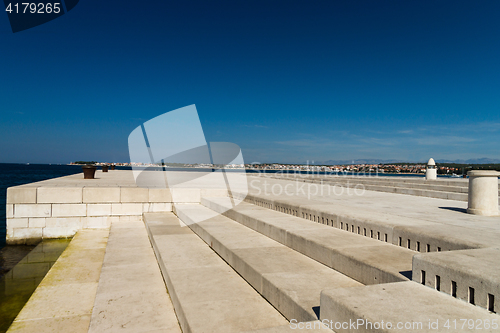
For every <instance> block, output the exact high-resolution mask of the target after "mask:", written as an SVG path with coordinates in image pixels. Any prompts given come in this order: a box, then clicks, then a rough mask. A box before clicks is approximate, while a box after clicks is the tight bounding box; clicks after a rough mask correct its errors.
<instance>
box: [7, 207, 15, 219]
mask: <svg viewBox="0 0 500 333" xmlns="http://www.w3.org/2000/svg"><path fill="white" fill-rule="evenodd" d="M5 208H6V212H5V216H6V217H7V218H8V219H12V218H14V204H7V205H6V206H5Z"/></svg>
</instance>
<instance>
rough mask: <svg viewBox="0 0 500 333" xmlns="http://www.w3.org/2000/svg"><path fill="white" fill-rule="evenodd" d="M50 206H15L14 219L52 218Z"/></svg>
mask: <svg viewBox="0 0 500 333" xmlns="http://www.w3.org/2000/svg"><path fill="white" fill-rule="evenodd" d="M50 216H51V205H50V204H15V206H14V217H16V218H19V217H50Z"/></svg>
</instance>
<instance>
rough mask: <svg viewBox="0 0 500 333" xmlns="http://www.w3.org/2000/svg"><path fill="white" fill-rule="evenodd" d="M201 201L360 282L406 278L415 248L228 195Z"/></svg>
mask: <svg viewBox="0 0 500 333" xmlns="http://www.w3.org/2000/svg"><path fill="white" fill-rule="evenodd" d="M202 204H203V205H205V206H206V207H209V208H211V209H213V210H215V211H217V212H219V213H222V214H223V215H225V216H227V217H229V218H231V219H233V220H235V221H237V222H239V223H241V224H243V225H245V226H247V227H249V228H252V229H253V230H256V231H258V232H260V233H262V234H264V235H266V236H267V237H270V238H272V239H274V240H276V241H277V242H279V243H281V244H283V245H286V246H288V247H290V248H292V249H294V250H296V251H298V252H300V253H303V254H305V255H306V256H308V257H310V258H312V259H314V260H317V261H319V262H321V263H322V264H324V265H326V266H328V267H331V268H333V269H335V270H337V271H339V272H341V273H343V274H346V275H347V276H349V277H351V278H353V279H355V280H357V281H359V282H361V283H363V284H378V283H388V282H397V281H406V280H408V277H409V276H411V270H412V257H413V255H414V254H415V252H414V251H411V250H408V249H405V248H402V247H397V246H394V245H392V244H389V243H386V242H381V241H378V240H376V239H372V238H366V237H363V236H361V235H358V234H355V233H351V232H348V231H344V230H339V229H336V228H332V227H330V226H328V225H324V224H319V223H312V222H311V221H308V220H305V219H302V218H299V217H295V216H289V215H285V214H284V213H281V212H277V211H274V210H269V209H267V208H264V207H259V206H256V205H253V204H249V203H246V202H242V203H240V204H239V205H238V206H236V207H234V208H232V209H231V202H230V201H229V198H203V199H202Z"/></svg>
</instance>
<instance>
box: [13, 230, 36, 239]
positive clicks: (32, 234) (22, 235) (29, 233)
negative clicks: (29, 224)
mask: <svg viewBox="0 0 500 333" xmlns="http://www.w3.org/2000/svg"><path fill="white" fill-rule="evenodd" d="M13 238H14V239H28V238H42V228H15V229H14V236H13Z"/></svg>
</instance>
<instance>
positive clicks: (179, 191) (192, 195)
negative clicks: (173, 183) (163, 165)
mask: <svg viewBox="0 0 500 333" xmlns="http://www.w3.org/2000/svg"><path fill="white" fill-rule="evenodd" d="M171 191H172V202H174V203H199V202H200V201H201V199H200V194H201V190H200V189H196V188H173V189H171Z"/></svg>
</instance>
